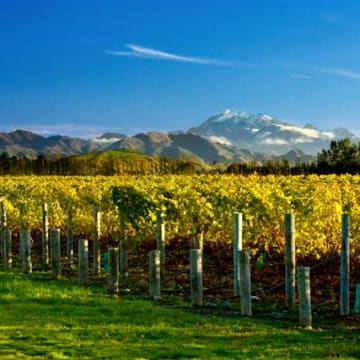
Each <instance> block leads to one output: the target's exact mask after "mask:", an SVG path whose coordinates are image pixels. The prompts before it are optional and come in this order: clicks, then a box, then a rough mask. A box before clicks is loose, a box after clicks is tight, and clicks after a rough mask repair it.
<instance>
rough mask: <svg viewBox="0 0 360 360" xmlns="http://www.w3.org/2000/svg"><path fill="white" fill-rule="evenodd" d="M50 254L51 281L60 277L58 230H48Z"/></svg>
mask: <svg viewBox="0 0 360 360" xmlns="http://www.w3.org/2000/svg"><path fill="white" fill-rule="evenodd" d="M50 253H51V256H50V258H51V272H52V278H53V279H60V277H61V261H60V260H61V243H60V229H52V230H50Z"/></svg>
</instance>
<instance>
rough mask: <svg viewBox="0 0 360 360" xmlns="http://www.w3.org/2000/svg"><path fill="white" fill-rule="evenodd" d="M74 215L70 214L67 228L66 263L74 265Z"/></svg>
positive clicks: (70, 212)
mask: <svg viewBox="0 0 360 360" xmlns="http://www.w3.org/2000/svg"><path fill="white" fill-rule="evenodd" d="M72 225H73V214H72V211H71V210H70V211H69V212H68V220H67V228H66V262H67V263H68V265H72V263H73V257H74V235H73V228H72Z"/></svg>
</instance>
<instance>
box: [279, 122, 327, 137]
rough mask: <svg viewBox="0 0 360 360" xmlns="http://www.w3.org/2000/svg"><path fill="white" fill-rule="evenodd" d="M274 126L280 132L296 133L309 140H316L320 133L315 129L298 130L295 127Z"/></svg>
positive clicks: (298, 128)
mask: <svg viewBox="0 0 360 360" xmlns="http://www.w3.org/2000/svg"><path fill="white" fill-rule="evenodd" d="M276 126H277V127H279V128H280V129H281V130H284V131H292V132H297V133H300V134H302V135H305V136H307V137H310V138H314V139H316V138H319V137H320V132H319V130H316V129H308V128H300V127H297V126H293V125H286V124H276Z"/></svg>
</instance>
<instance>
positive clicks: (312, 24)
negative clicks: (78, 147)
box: [0, 0, 360, 138]
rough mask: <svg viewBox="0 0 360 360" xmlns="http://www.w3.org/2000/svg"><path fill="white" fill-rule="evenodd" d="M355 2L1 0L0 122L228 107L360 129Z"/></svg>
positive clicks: (169, 119)
mask: <svg viewBox="0 0 360 360" xmlns="http://www.w3.org/2000/svg"><path fill="white" fill-rule="evenodd" d="M359 44H360V1H358V0H331V1H329V0H323V1H321V0H302V1H300V0H151V1H150V0H101V1H100V0H51V1H50V0H1V1H0V46H1V50H0V131H6V132H7V131H11V130H14V129H26V130H31V131H34V132H37V133H40V134H44V135H46V134H66V135H71V136H81V137H85V138H86V137H92V136H96V135H100V134H102V133H104V132H109V131H111V132H120V133H125V134H127V135H133V134H136V133H138V132H142V131H149V130H159V131H174V130H187V129H189V128H191V127H193V126H197V125H199V124H201V123H202V122H204V121H205V120H206V119H207V118H209V117H210V116H212V115H214V114H218V113H221V112H223V111H224V110H225V109H232V110H235V111H241V112H251V113H263V114H268V115H271V116H273V117H275V118H277V119H279V120H281V121H284V122H288V123H291V124H295V125H300V126H303V125H305V124H308V123H311V124H313V125H314V126H316V127H318V128H320V129H324V130H330V129H333V128H336V127H345V128H347V129H349V130H351V131H353V132H354V133H356V134H357V135H360V106H359V104H360V101H359V100H360V46H359Z"/></svg>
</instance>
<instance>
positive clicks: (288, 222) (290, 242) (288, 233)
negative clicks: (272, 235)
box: [285, 213, 296, 311]
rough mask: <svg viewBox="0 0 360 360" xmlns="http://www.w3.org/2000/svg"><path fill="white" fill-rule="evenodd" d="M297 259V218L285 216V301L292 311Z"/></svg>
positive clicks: (291, 215) (293, 307)
mask: <svg viewBox="0 0 360 360" xmlns="http://www.w3.org/2000/svg"><path fill="white" fill-rule="evenodd" d="M295 288H296V259H295V217H294V214H291V213H287V214H285V301H286V306H287V308H288V309H289V310H290V311H294V310H295Z"/></svg>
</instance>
